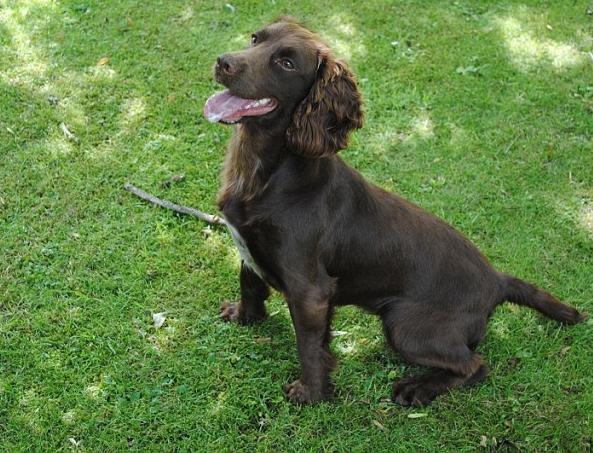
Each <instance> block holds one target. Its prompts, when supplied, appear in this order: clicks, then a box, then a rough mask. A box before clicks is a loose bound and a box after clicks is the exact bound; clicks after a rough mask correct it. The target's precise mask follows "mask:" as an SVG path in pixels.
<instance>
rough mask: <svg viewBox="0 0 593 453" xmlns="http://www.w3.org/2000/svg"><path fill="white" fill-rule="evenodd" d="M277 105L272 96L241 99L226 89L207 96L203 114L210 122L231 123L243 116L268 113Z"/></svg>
mask: <svg viewBox="0 0 593 453" xmlns="http://www.w3.org/2000/svg"><path fill="white" fill-rule="evenodd" d="M277 106H278V102H276V100H274V99H272V98H263V99H243V98H240V97H237V96H233V95H232V94H231V93H229V91H228V90H226V91H221V92H220V93H216V94H214V95H212V96H210V97H209V98H208V100H207V101H206V104H205V105H204V116H205V117H206V118H207V119H208V121H210V122H211V123H218V122H219V121H221V122H223V123H229V124H233V123H236V122H238V121H239V120H240V119H241V118H243V117H244V116H261V115H265V114H266V113H270V112H271V111H272V110H274V109H275V108H276V107H277Z"/></svg>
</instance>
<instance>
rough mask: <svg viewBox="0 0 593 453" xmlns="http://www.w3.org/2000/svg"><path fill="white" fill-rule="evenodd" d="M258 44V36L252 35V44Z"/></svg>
mask: <svg viewBox="0 0 593 453" xmlns="http://www.w3.org/2000/svg"><path fill="white" fill-rule="evenodd" d="M255 43H257V36H256V35H251V44H252V45H253V44H255Z"/></svg>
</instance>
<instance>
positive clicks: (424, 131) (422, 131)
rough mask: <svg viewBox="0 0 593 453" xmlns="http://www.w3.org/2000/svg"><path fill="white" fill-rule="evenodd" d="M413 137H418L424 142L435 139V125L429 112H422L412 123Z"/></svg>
mask: <svg viewBox="0 0 593 453" xmlns="http://www.w3.org/2000/svg"><path fill="white" fill-rule="evenodd" d="M412 135H416V136H417V137H419V138H421V139H423V140H427V139H429V138H432V137H434V125H433V123H432V120H431V119H430V116H429V115H428V112H426V111H421V112H420V115H419V116H418V117H417V118H415V119H414V121H413V122H412V134H411V135H410V136H412Z"/></svg>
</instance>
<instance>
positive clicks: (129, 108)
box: [120, 98, 146, 132]
mask: <svg viewBox="0 0 593 453" xmlns="http://www.w3.org/2000/svg"><path fill="white" fill-rule="evenodd" d="M121 111H122V117H121V120H120V126H121V128H122V130H123V131H125V132H133V131H134V130H135V129H136V128H137V127H138V126H139V125H140V123H141V122H142V121H143V120H144V119H145V118H146V102H145V101H144V99H142V98H131V99H127V100H125V101H124V103H123V105H122V107H121Z"/></svg>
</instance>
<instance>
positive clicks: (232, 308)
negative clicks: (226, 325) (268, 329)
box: [220, 300, 266, 326]
mask: <svg viewBox="0 0 593 453" xmlns="http://www.w3.org/2000/svg"><path fill="white" fill-rule="evenodd" d="M220 317H221V318H222V319H223V320H225V321H227V322H236V323H237V324H241V325H244V326H246V325H250V324H255V323H257V322H260V321H263V320H264V319H265V317H266V314H265V313H263V314H260V313H250V312H246V311H244V310H241V302H229V301H228V300H225V301H224V302H223V303H222V304H221V305H220Z"/></svg>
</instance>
